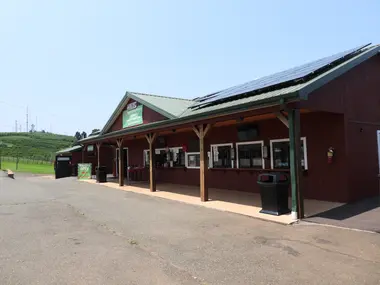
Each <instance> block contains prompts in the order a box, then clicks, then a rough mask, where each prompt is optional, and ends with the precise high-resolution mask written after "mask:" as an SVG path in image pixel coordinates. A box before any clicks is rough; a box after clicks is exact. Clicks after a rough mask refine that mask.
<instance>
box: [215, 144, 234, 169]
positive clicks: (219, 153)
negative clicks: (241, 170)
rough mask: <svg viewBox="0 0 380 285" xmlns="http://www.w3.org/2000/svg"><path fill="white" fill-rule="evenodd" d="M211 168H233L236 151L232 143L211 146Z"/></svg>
mask: <svg viewBox="0 0 380 285" xmlns="http://www.w3.org/2000/svg"><path fill="white" fill-rule="evenodd" d="M210 155H211V161H212V164H211V167H215V168H233V163H232V160H233V157H232V155H234V149H233V148H232V143H226V144H214V145H211V152H210Z"/></svg>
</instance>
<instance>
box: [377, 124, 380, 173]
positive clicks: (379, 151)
mask: <svg viewBox="0 0 380 285" xmlns="http://www.w3.org/2000/svg"><path fill="white" fill-rule="evenodd" d="M377 155H378V158H379V174H380V131H377Z"/></svg>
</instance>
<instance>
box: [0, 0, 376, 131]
mask: <svg viewBox="0 0 380 285" xmlns="http://www.w3.org/2000/svg"><path fill="white" fill-rule="evenodd" d="M379 11H380V1H375V0H374V1H360V2H358V1H350V0H346V1H343V0H341V1H339V0H335V1H327V0H326V1H280V0H278V1H255V0H246V1H245V0H182V1H178V0H177V1H175V0H162V1H161V0H150V1H143V0H135V1H127V0H120V1H116V0H114V1H95V0H91V1H90V0H88V1H87V0H81V1H78V0H64V1H51V0H46V1H39V0H34V1H29V0H24V1H19V0H12V1H5V0H3V1H1V2H0V36H1V44H0V59H1V61H0V66H1V67H0V131H13V130H14V128H15V120H18V121H19V122H21V123H22V129H23V130H25V121H26V118H25V117H26V115H25V113H26V106H29V110H30V119H29V121H30V122H31V123H35V120H36V116H37V117H38V124H37V127H38V129H45V130H48V131H49V130H52V131H53V132H57V133H65V134H70V135H71V134H74V133H75V131H76V130H80V131H82V130H85V131H87V132H89V131H91V129H93V128H102V127H103V125H104V124H105V122H106V121H107V119H108V118H109V116H110V114H111V113H112V112H113V110H114V109H115V107H116V105H117V104H118V103H119V101H120V100H121V98H122V97H123V95H124V93H125V91H126V90H129V91H137V92H143V93H153V94H159V95H165V96H177V97H183V98H194V97H197V96H201V95H206V94H208V93H210V92H213V91H218V90H220V89H223V88H225V87H230V86H233V85H235V84H239V83H243V82H246V81H249V80H252V79H254V78H257V77H261V76H264V75H267V74H270V73H273V72H276V71H281V70H283V69H286V68H289V67H292V66H295V65H298V64H302V63H305V62H307V61H310V60H314V59H317V58H320V57H324V56H328V55H330V54H334V53H336V52H340V51H344V50H347V49H350V48H353V47H356V46H358V45H361V44H363V43H368V42H372V43H375V44H378V43H380V33H379V30H378V28H379V27H380V17H379V15H378V12H379Z"/></svg>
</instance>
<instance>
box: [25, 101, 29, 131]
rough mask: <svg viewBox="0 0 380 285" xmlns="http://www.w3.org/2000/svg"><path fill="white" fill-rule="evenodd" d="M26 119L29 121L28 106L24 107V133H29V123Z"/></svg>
mask: <svg viewBox="0 0 380 285" xmlns="http://www.w3.org/2000/svg"><path fill="white" fill-rule="evenodd" d="M28 119H29V114H28V106H26V130H25V131H26V132H28V131H29V121H28Z"/></svg>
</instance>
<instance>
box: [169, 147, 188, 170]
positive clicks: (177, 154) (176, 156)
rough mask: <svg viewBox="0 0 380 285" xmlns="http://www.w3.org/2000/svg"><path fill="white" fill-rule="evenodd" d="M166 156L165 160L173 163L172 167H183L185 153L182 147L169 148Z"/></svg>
mask: <svg viewBox="0 0 380 285" xmlns="http://www.w3.org/2000/svg"><path fill="white" fill-rule="evenodd" d="M168 156H169V157H167V159H168V158H169V161H173V166H177V167H180V166H182V167H184V166H185V152H184V151H183V149H182V147H171V148H169V152H168Z"/></svg>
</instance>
